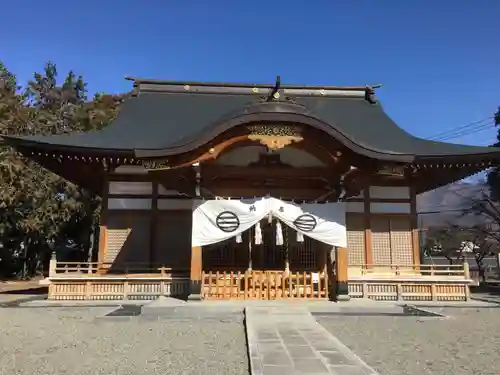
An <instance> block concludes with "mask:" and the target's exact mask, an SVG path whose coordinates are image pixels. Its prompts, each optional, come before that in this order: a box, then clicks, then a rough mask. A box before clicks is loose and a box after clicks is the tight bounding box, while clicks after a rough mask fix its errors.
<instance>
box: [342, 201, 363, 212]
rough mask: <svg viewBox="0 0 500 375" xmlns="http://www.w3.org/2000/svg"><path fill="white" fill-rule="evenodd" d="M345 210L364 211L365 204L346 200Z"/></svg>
mask: <svg viewBox="0 0 500 375" xmlns="http://www.w3.org/2000/svg"><path fill="white" fill-rule="evenodd" d="M346 211H347V212H365V204H364V203H363V202H347V204H346Z"/></svg>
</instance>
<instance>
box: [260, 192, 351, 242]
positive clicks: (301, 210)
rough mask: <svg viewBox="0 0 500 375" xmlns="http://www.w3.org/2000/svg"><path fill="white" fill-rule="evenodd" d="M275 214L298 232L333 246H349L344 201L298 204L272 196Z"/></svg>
mask: <svg viewBox="0 0 500 375" xmlns="http://www.w3.org/2000/svg"><path fill="white" fill-rule="evenodd" d="M270 199H271V200H272V201H273V202H272V204H271V205H272V207H273V216H276V217H277V218H278V219H279V220H281V221H282V222H283V223H284V224H286V225H288V226H289V227H290V228H293V229H295V230H296V231H297V232H300V233H302V234H303V235H304V236H308V237H311V238H314V239H315V240H318V241H320V242H323V243H326V244H328V245H332V246H338V247H347V231H346V227H345V217H346V205H345V203H343V202H333V203H304V204H296V203H292V202H283V201H281V200H279V199H276V198H270Z"/></svg>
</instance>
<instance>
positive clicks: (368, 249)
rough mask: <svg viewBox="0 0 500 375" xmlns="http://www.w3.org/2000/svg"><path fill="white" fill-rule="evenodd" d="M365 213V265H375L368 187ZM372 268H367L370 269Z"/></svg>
mask: <svg viewBox="0 0 500 375" xmlns="http://www.w3.org/2000/svg"><path fill="white" fill-rule="evenodd" d="M363 202H364V213H363V215H364V216H363V221H364V224H365V225H364V226H365V264H367V265H371V264H373V246H372V229H371V225H372V224H371V202H370V186H367V187H366V189H365V190H364V191H363ZM369 267H370V266H367V268H369Z"/></svg>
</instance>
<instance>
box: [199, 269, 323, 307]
mask: <svg viewBox="0 0 500 375" xmlns="http://www.w3.org/2000/svg"><path fill="white" fill-rule="evenodd" d="M201 293H202V298H203V299H240V300H252V299H258V300H274V299H283V298H302V299H305V298H306V299H319V298H325V299H328V276H327V275H326V274H324V273H322V272H318V273H315V272H294V273H291V272H286V271H254V270H252V271H246V272H241V271H240V272H232V271H226V272H220V271H217V272H212V271H210V272H203V273H202V287H201Z"/></svg>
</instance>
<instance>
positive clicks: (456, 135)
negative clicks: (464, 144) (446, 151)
mask: <svg viewBox="0 0 500 375" xmlns="http://www.w3.org/2000/svg"><path fill="white" fill-rule="evenodd" d="M494 127H495V125H493V124H489V123H486V124H482V125H481V126H477V127H474V128H470V129H464V130H462V131H460V132H456V133H452V134H449V135H448V136H445V137H441V138H438V139H436V140H437V141H446V140H449V139H455V138H460V137H463V136H466V135H471V134H476V133H479V132H482V131H484V130H488V129H493V128H494Z"/></svg>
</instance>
